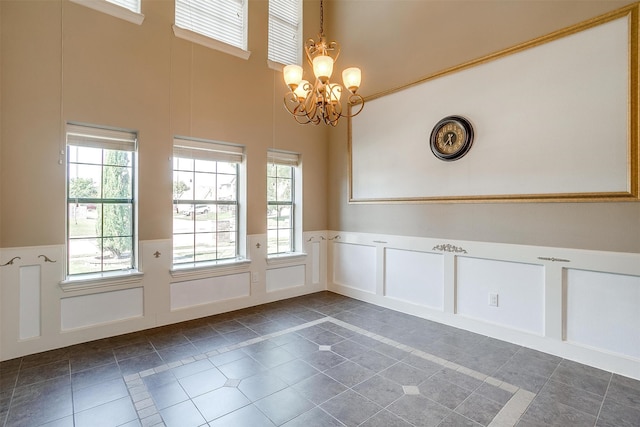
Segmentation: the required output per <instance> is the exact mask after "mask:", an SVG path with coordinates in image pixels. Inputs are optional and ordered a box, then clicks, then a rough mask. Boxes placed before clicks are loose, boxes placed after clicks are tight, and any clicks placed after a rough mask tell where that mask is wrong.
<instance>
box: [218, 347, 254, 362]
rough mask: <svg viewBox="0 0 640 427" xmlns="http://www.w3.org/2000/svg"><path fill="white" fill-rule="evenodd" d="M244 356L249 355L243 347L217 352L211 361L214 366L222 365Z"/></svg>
mask: <svg viewBox="0 0 640 427" xmlns="http://www.w3.org/2000/svg"><path fill="white" fill-rule="evenodd" d="M243 357H248V355H247V353H245V352H244V351H242V349H241V348H238V349H235V350H231V351H225V352H224V353H220V354H216V355H214V356H211V357H210V358H209V361H210V362H211V363H213V365H214V366H222V365H226V364H227V363H231V362H234V361H236V360H240V359H242V358H243Z"/></svg>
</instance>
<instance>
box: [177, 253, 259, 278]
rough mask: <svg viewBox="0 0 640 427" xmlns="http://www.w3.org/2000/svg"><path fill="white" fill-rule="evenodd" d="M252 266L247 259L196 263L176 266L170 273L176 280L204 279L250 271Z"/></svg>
mask: <svg viewBox="0 0 640 427" xmlns="http://www.w3.org/2000/svg"><path fill="white" fill-rule="evenodd" d="M250 264H251V260H250V259H247V258H235V259H231V260H224V261H211V262H194V263H188V264H178V265H174V266H173V268H172V269H171V271H170V273H171V277H173V278H174V279H189V280H191V279H204V278H207V277H212V276H217V275H224V274H228V273H232V272H244V271H249V265H250Z"/></svg>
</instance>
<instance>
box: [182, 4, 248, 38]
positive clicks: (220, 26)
mask: <svg viewBox="0 0 640 427" xmlns="http://www.w3.org/2000/svg"><path fill="white" fill-rule="evenodd" d="M175 8H176V13H175V22H176V26H178V27H180V28H184V29H185V30H189V31H193V32H195V33H198V34H202V35H203V36H206V37H210V38H212V39H216V40H219V41H221V42H223V43H227V44H230V45H232V46H235V47H237V48H240V49H243V50H247V37H246V25H245V21H246V18H247V17H246V15H247V13H246V10H247V9H246V0H176V1H175Z"/></svg>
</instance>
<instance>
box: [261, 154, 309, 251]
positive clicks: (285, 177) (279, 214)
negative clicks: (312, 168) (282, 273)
mask: <svg viewBox="0 0 640 427" xmlns="http://www.w3.org/2000/svg"><path fill="white" fill-rule="evenodd" d="M298 164H299V158H298V155H297V154H293V153H285V152H281V151H269V153H268V158H267V254H268V255H275V254H285V253H291V252H295V251H296V249H298V248H297V246H300V242H297V240H299V239H297V238H298V237H299V235H300V234H301V233H296V229H298V230H300V227H299V222H300V221H299V219H300V218H301V215H300V212H299V209H298V208H297V206H296V205H297V204H296V200H297V199H298V200H299V199H300V196H299V194H300V192H299V189H298V188H297V187H299V186H300V185H299V182H300V168H299V166H298ZM296 219H298V220H296Z"/></svg>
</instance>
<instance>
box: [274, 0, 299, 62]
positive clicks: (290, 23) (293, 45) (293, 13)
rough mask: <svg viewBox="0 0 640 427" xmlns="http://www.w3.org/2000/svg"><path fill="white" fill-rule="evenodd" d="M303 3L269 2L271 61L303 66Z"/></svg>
mask: <svg viewBox="0 0 640 427" xmlns="http://www.w3.org/2000/svg"><path fill="white" fill-rule="evenodd" d="M301 38H302V1H301V0H269V53H268V57H269V60H270V61H273V62H277V63H280V64H284V65H289V64H298V65H302V40H301Z"/></svg>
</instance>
